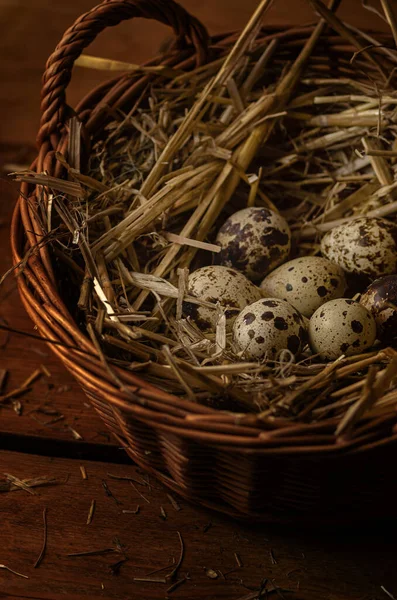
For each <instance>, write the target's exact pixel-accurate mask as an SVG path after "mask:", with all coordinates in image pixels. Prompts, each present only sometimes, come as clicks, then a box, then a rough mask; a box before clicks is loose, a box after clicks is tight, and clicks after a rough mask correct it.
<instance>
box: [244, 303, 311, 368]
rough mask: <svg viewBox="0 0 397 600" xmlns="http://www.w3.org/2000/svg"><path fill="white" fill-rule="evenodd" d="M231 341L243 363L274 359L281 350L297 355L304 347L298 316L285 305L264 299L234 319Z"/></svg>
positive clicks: (290, 307)
mask: <svg viewBox="0 0 397 600" xmlns="http://www.w3.org/2000/svg"><path fill="white" fill-rule="evenodd" d="M233 341H234V343H235V346H236V349H237V350H238V351H239V352H243V355H244V357H245V358H247V359H254V360H255V359H259V360H260V359H262V358H268V359H275V358H277V356H278V354H279V353H280V352H281V351H282V350H289V351H290V352H292V354H294V355H298V354H300V352H301V351H302V349H303V347H304V345H305V343H306V327H305V323H304V320H303V317H302V315H301V314H300V313H299V312H298V311H297V310H296V309H295V308H294V307H293V306H291V304H289V302H286V301H285V300H280V299H278V298H264V299H263V300H258V302H254V303H253V304H250V305H249V306H247V307H246V308H244V310H243V311H241V313H240V314H239V315H238V317H237V319H236V320H235V322H234V326H233Z"/></svg>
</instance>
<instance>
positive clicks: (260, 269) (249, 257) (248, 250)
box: [216, 207, 291, 281]
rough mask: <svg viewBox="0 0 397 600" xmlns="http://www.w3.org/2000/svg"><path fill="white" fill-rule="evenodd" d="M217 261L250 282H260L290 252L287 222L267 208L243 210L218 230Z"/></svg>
mask: <svg viewBox="0 0 397 600" xmlns="http://www.w3.org/2000/svg"><path fill="white" fill-rule="evenodd" d="M216 241H217V243H218V244H219V245H220V246H221V248H222V250H221V252H220V253H219V254H218V256H217V260H218V261H219V262H220V263H221V264H222V265H226V266H228V267H234V268H235V269H238V270H239V271H241V272H242V273H244V275H246V276H247V277H248V279H251V280H252V281H258V280H259V279H263V277H264V276H265V275H267V273H270V271H272V270H273V269H274V268H275V267H277V266H278V265H280V264H281V263H282V262H284V261H285V260H286V258H287V257H288V254H289V252H290V249H291V233H290V230H289V227H288V223H287V221H286V220H285V219H284V218H283V217H281V216H280V215H278V214H277V213H275V212H273V211H271V210H269V209H268V208H258V207H252V208H243V209H242V210H239V211H238V212H236V213H234V214H233V215H232V216H231V217H229V218H228V219H227V221H226V222H225V223H224V224H223V225H222V227H221V228H220V230H219V232H218V235H217V238H216Z"/></svg>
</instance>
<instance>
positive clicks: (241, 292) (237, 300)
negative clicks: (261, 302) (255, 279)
mask: <svg viewBox="0 0 397 600" xmlns="http://www.w3.org/2000/svg"><path fill="white" fill-rule="evenodd" d="M187 292H188V294H189V295H191V296H194V297H195V298H199V299H200V300H203V301H205V302H210V303H212V304H214V305H216V304H217V303H219V304H220V305H221V306H222V307H225V308H227V310H226V312H225V316H226V329H227V330H230V329H231V327H232V325H233V321H234V319H235V318H236V316H237V315H238V313H239V312H240V310H241V309H242V308H244V307H245V306H247V304H251V303H252V302H255V301H256V300H258V299H259V298H261V297H262V294H261V292H260V290H259V288H258V287H256V285H254V284H253V283H251V281H249V280H248V279H247V278H246V277H245V276H244V275H243V274H242V273H239V272H238V271H236V270H235V269H229V268H228V267H222V266H220V265H212V266H207V267H201V268H200V269H197V270H196V271H193V273H191V274H190V275H189V278H188V289H187ZM183 312H184V314H185V315H186V316H190V317H191V318H192V319H193V321H195V323H196V324H197V325H198V327H199V328H200V329H201V330H203V331H211V330H214V329H215V328H216V323H217V319H218V313H217V311H216V310H214V309H212V308H210V307H206V306H200V305H199V304H193V303H192V302H184V303H183Z"/></svg>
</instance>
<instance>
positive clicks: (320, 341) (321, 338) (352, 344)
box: [309, 298, 376, 360]
mask: <svg viewBox="0 0 397 600" xmlns="http://www.w3.org/2000/svg"><path fill="white" fill-rule="evenodd" d="M375 339H376V324H375V320H374V318H373V316H372V315H371V313H370V312H369V311H368V310H367V309H366V308H365V307H364V306H362V305H361V304H359V303H358V302H355V301H354V300H349V299H348V298H339V299H337V300H331V301H330V302H327V303H326V304H323V306H320V308H318V309H317V310H316V312H315V313H314V315H313V316H312V318H311V319H310V323H309V343H310V346H311V349H312V351H313V352H314V353H315V354H319V355H320V356H321V357H322V358H324V359H327V360H335V359H337V358H338V357H339V356H341V354H344V355H346V356H351V355H353V354H360V352H364V351H365V350H367V349H368V348H370V347H371V346H372V345H373V343H374V342H375Z"/></svg>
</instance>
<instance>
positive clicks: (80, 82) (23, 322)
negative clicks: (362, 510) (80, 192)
mask: <svg viewBox="0 0 397 600" xmlns="http://www.w3.org/2000/svg"><path fill="white" fill-rule="evenodd" d="M182 3H183V5H184V6H185V7H186V8H188V9H189V10H190V11H191V12H193V13H194V14H195V15H196V16H198V17H199V18H200V19H201V20H202V21H203V22H204V23H205V24H206V25H207V27H208V28H209V30H210V31H211V32H212V33H214V32H219V31H222V30H227V29H229V30H230V29H235V28H240V27H241V26H242V25H243V23H244V22H245V21H246V20H247V18H248V17H249V15H250V13H251V12H252V10H253V8H254V7H255V6H256V4H257V0H245V1H244V2H242V1H241V0H201V1H198V0H183V2H182ZM372 5H377V6H378V5H379V3H377V2H376V1H375V0H374V2H372ZM92 6H93V2H92V1H91V0H79V2H77V0H71V1H69V2H63V3H60V2H52V3H50V2H45V1H44V0H31V1H30V2H28V1H27V0H15V1H11V0H5V1H4V2H0V72H1V84H0V114H1V116H2V118H1V125H0V128H1V129H0V168H1V165H2V166H3V170H2V171H1V172H0V274H1V273H3V272H4V271H5V270H7V269H8V268H9V267H10V252H9V242H8V230H9V221H10V217H11V212H12V208H13V205H14V202H15V198H16V193H17V190H16V187H15V186H13V185H12V183H10V181H9V180H8V179H7V177H6V172H7V171H9V170H12V168H13V167H14V165H16V166H18V165H19V166H23V165H28V164H29V161H30V159H31V157H32V156H34V147H33V144H34V138H35V134H36V130H37V123H38V119H39V109H38V107H39V93H40V77H41V73H42V71H43V66H44V64H45V60H46V58H47V56H48V55H49V53H50V52H51V51H52V50H53V48H54V47H55V45H56V43H57V42H58V40H59V38H60V37H61V34H62V32H63V31H64V30H65V29H66V27H67V26H69V25H70V24H71V23H72V22H73V20H74V19H75V18H76V17H77V16H78V15H79V14H80V13H82V12H84V11H86V10H88V9H89V8H91V7H92ZM339 14H340V15H341V16H342V17H343V18H348V19H349V21H351V22H354V24H356V25H357V26H358V27H367V28H374V27H376V28H385V25H384V24H382V22H381V21H380V20H379V19H378V18H377V17H375V16H374V15H373V13H371V12H368V11H367V10H365V9H364V8H363V7H362V3H361V0H344V2H342V6H341V9H340V11H339ZM267 19H268V22H269V23H303V22H307V21H310V20H312V19H313V12H312V9H311V8H310V5H309V3H308V2H307V1H306V0H277V1H275V2H274V5H273V7H272V9H271V11H269V13H268V16H267ZM167 35H169V32H167V30H166V28H165V27H162V26H160V25H158V24H156V23H153V22H145V23H144V24H143V23H142V22H140V23H138V22H136V23H124V24H122V25H121V26H119V27H118V28H117V29H113V30H109V31H107V32H105V33H104V34H102V35H101V37H100V39H99V40H98V41H96V42H95V43H94V44H93V45H92V47H91V48H90V50H89V52H90V53H92V54H96V55H99V56H103V57H109V58H114V59H120V60H127V61H131V62H139V61H142V60H144V59H145V58H147V57H149V56H150V54H152V53H153V52H154V51H156V49H157V48H158V47H159V45H160V44H161V42H162V40H163V39H164V37H165V36H167ZM104 77H106V75H104V74H101V73H99V72H95V71H87V70H82V69H75V73H74V77H73V83H72V86H71V89H70V93H69V96H68V100H69V102H70V103H71V104H72V105H74V104H76V102H77V101H78V100H79V99H80V98H81V97H82V96H83V95H84V94H85V93H86V92H88V91H89V90H90V89H91V88H92V87H93V86H94V85H96V84H97V83H98V82H99V81H101V80H102V79H103V78H104ZM0 323H3V324H4V323H7V324H8V325H9V326H11V327H13V328H15V329H19V330H23V331H27V332H29V333H31V334H33V335H35V331H34V328H33V325H32V323H31V322H30V320H29V318H28V317H27V316H26V315H25V313H24V311H23V309H22V307H21V304H20V302H19V300H18V295H17V293H16V289H15V282H14V281H13V280H12V279H8V280H7V281H6V283H5V284H4V285H2V286H1V287H0ZM41 364H44V365H45V367H46V368H47V369H49V371H50V373H51V377H50V378H47V377H42V378H41V379H40V381H38V382H37V383H35V384H34V385H33V386H32V389H31V390H30V392H29V393H28V394H26V395H23V396H22V397H21V398H20V402H21V406H22V414H21V415H18V414H17V413H16V412H15V410H13V408H12V406H7V407H4V406H3V407H2V408H0V515H1V519H0V536H1V541H2V543H1V549H0V565H5V566H7V567H9V568H11V569H13V570H15V571H18V572H19V573H21V574H24V575H26V576H27V577H28V579H25V578H21V577H18V576H17V575H15V574H12V573H11V572H9V571H6V570H5V569H3V568H1V567H0V598H13V599H16V598H18V599H34V600H55V599H56V600H58V598H65V599H66V600H94V599H97V598H104V599H107V598H109V599H111V598H113V599H116V598H117V599H121V600H124V599H125V600H127V599H128V600H157V599H163V598H166V597H169V598H175V599H180V600H199V599H204V600H217V599H219V600H243V599H244V600H249V599H250V600H254V598H255V597H257V594H255V590H258V589H259V588H260V586H261V582H263V581H264V580H266V579H267V580H268V584H267V589H269V590H271V589H272V588H273V587H274V585H276V586H280V587H281V588H282V589H283V590H288V591H280V590H278V592H274V591H273V592H269V594H268V595H267V596H266V595H265V593H264V594H263V595H262V596H261V597H263V598H265V597H268V598H281V599H283V598H284V599H289V598H291V599H296V600H387V598H388V596H387V592H388V593H389V594H391V596H389V597H393V594H394V596H395V597H397V573H396V569H395V564H394V563H395V556H394V553H395V539H396V533H397V527H396V524H397V521H396V522H394V523H390V522H389V523H386V524H385V523H381V522H379V523H362V524H361V525H360V526H359V527H357V528H355V529H353V528H352V529H346V528H344V529H336V530H333V531H330V530H320V531H319V530H314V529H313V530H308V529H300V528H299V523H298V524H297V525H296V527H295V528H294V529H293V530H292V529H291V528H282V529H281V528H275V527H273V528H270V527H266V526H260V527H258V526H256V525H255V524H252V525H246V524H240V523H236V522H233V521H230V520H228V519H226V518H223V517H220V516H218V515H216V514H212V513H210V512H209V511H206V510H204V509H200V508H197V507H193V506H190V505H188V504H186V503H184V502H181V501H178V502H179V504H180V506H181V510H179V511H178V510H175V508H174V507H173V505H172V503H171V501H170V499H169V497H168V496H167V492H166V491H165V490H164V489H162V488H161V486H160V485H159V484H158V483H157V482H155V481H152V480H149V485H147V476H145V475H144V474H143V473H141V472H140V471H139V469H137V468H136V467H135V466H134V465H132V464H131V461H130V460H129V459H128V457H127V456H126V455H125V453H124V451H123V450H122V449H120V448H119V447H118V444H117V443H116V442H115V441H114V440H112V439H111V438H110V437H109V436H108V434H107V432H106V431H105V428H104V426H103V424H102V422H101V420H100V419H99V418H98V417H97V416H96V414H95V412H94V410H93V409H92V408H91V407H90V406H89V404H88V403H87V401H86V399H85V397H84V395H83V394H82V393H81V391H80V389H79V388H78V386H77V385H76V384H75V383H74V381H73V379H72V378H71V377H70V376H69V374H68V373H67V372H66V371H65V370H64V368H63V366H62V365H60V364H59V363H58V362H57V361H56V360H55V359H54V358H53V357H52V354H51V351H50V349H49V348H48V347H47V346H46V345H45V344H43V343H42V342H40V341H38V340H35V339H33V338H27V337H24V336H22V335H17V334H11V335H10V336H9V337H7V336H6V335H5V334H4V333H3V332H1V331H0V370H1V369H7V370H8V371H9V379H8V382H7V388H6V389H7V390H10V389H12V388H14V387H17V386H19V385H21V384H22V383H23V381H25V380H26V378H27V377H28V376H29V375H30V374H31V373H32V372H33V371H34V370H36V369H37V368H40V365H41ZM0 406H1V404H0ZM60 415H63V418H62V419H60V420H58V421H57V422H55V423H53V424H51V420H52V419H56V418H57V416H60ZM72 430H74V431H75V432H78V434H79V435H80V436H81V437H82V438H83V439H82V440H76V439H75V436H74V434H73V431H72ZM11 450H12V451H11ZM82 464H83V465H84V467H85V469H86V472H87V474H88V479H87V480H83V479H82V476H81V472H80V465H82ZM5 473H8V474H11V475H13V476H15V477H18V478H20V479H30V478H33V477H39V476H47V477H53V478H55V479H56V480H57V481H58V484H57V485H54V486H50V487H42V488H35V492H36V493H35V494H34V495H32V494H29V493H27V492H26V491H23V490H20V491H13V492H4V493H1V489H3V488H4V485H3V484H4V483H5V480H4V477H5V475H4V474H5ZM109 473H111V474H113V475H117V476H122V477H131V478H134V479H137V480H139V481H142V480H144V479H146V483H145V484H144V485H139V484H137V485H136V488H135V489H134V488H133V487H132V486H131V485H130V483H129V482H128V481H122V480H115V479H112V478H110V477H109V475H108V474H109ZM104 480H105V481H106V482H107V484H108V487H109V489H110V490H111V492H112V493H113V494H114V497H115V498H116V499H117V502H116V501H115V500H114V498H112V497H109V496H107V495H106V492H105V489H104V487H103V481H104ZM269 486H271V481H269ZM137 490H139V492H140V493H141V494H143V495H144V496H145V498H146V500H145V499H144V498H142V497H141V496H140V495H139V493H138V491H137ZM93 500H95V512H94V514H93V518H92V522H91V524H89V525H87V524H86V522H87V516H88V512H89V508H90V506H91V504H92V501H93ZM359 502H360V498H357V503H359ZM138 504H139V505H140V512H139V514H133V513H128V512H127V513H123V511H128V510H130V511H131V510H135V508H136V506H137V505H138ZM161 507H163V510H164V511H165V514H166V520H164V519H163V518H162V517H161ZM44 509H47V517H46V518H47V547H46V552H45V554H44V557H43V560H42V562H41V565H40V566H39V567H38V568H36V569H35V568H34V564H35V562H36V560H37V558H38V556H39V554H40V551H41V548H42V543H43V510H44ZM337 510H338V507H337V506H335V511H337ZM163 516H164V515H163ZM380 517H381V515H380ZM178 532H179V533H180V535H181V536H182V539H183V543H184V546H185V551H184V556H183V561H182V564H181V567H180V570H179V573H178V578H184V577H187V578H188V579H187V581H186V582H185V583H183V584H182V585H181V586H180V587H178V588H177V589H175V591H173V592H169V593H168V594H167V591H166V590H167V588H169V586H170V582H167V583H166V584H164V583H143V582H137V581H134V578H136V577H138V578H139V577H144V576H145V575H147V574H148V573H149V572H151V571H154V570H156V569H158V568H161V567H163V566H166V565H171V564H172V560H173V559H175V560H177V559H178V556H179V551H180V546H179V537H178ZM115 538H118V540H119V542H120V543H121V545H122V552H121V553H120V552H112V553H111V554H104V555H98V556H85V557H70V556H67V555H68V554H70V553H73V552H83V551H90V550H101V549H104V548H115V547H116V546H117V542H115ZM115 544H116V545H115ZM235 553H237V555H238V559H237V560H238V561H241V564H242V566H241V567H239V566H238V565H237V562H236V557H235ZM124 558H128V560H127V561H126V562H125V563H123V564H122V565H121V567H120V570H119V573H118V574H112V573H111V569H110V566H111V565H114V564H115V563H117V562H118V561H120V560H123V559H124ZM172 568H173V567H172V566H171V567H169V570H168V571H167V570H165V571H163V572H160V573H156V574H153V575H151V577H164V574H167V573H169V572H170V571H171V570H172ZM222 574H223V575H222ZM382 586H383V588H384V589H382Z"/></svg>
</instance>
